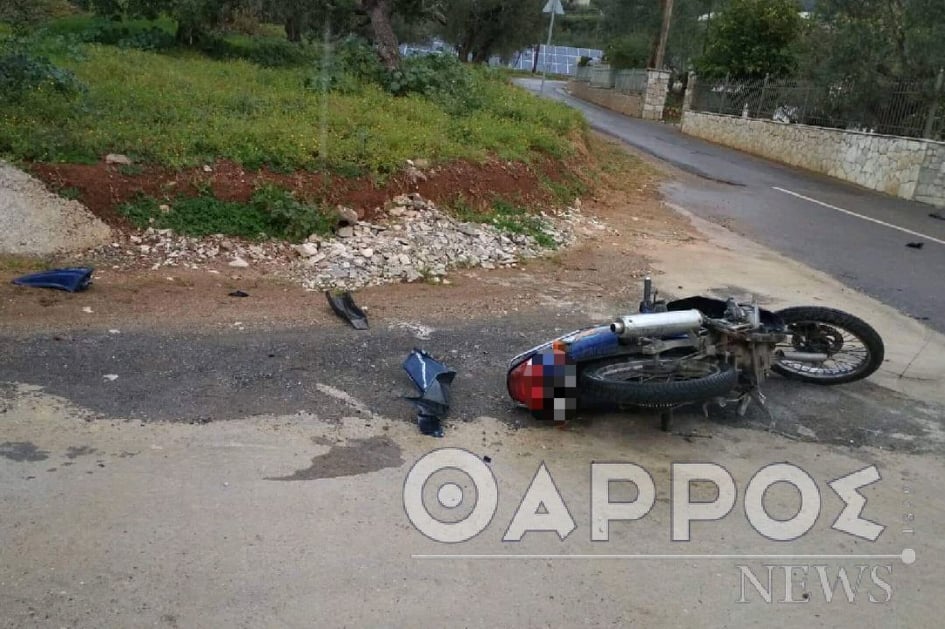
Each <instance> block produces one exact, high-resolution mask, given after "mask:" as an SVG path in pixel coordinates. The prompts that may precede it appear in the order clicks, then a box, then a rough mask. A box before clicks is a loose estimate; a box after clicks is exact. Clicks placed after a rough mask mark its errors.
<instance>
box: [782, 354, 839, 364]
mask: <svg viewBox="0 0 945 629" xmlns="http://www.w3.org/2000/svg"><path fill="white" fill-rule="evenodd" d="M777 355H778V358H781V359H783V360H792V361H794V362H798V363H822V362H824V361H825V360H827V359H828V358H830V356H828V355H827V354H821V353H818V352H782V351H779V352H778V354H777Z"/></svg>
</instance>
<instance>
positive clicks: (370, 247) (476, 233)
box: [96, 194, 598, 290]
mask: <svg viewBox="0 0 945 629" xmlns="http://www.w3.org/2000/svg"><path fill="white" fill-rule="evenodd" d="M351 214H352V218H351V220H352V221H353V223H352V224H350V225H346V226H342V227H339V228H338V229H337V230H336V233H335V234H334V235H333V236H332V237H330V238H325V237H321V236H317V235H313V236H311V237H310V238H308V239H307V240H306V241H305V242H304V243H301V244H298V245H291V244H288V243H284V242H279V241H267V242H260V243H251V242H245V241H241V240H238V239H236V238H230V237H227V236H223V235H219V234H218V235H214V236H208V237H205V238H194V237H189V236H181V235H178V234H175V233H174V232H173V231H172V230H169V229H154V228H148V229H146V230H145V231H143V232H139V233H137V234H134V235H130V236H127V237H124V238H122V239H121V240H120V241H117V242H113V243H111V244H110V245H105V246H103V247H99V248H98V249H97V250H96V252H97V254H98V255H99V257H101V258H103V259H104V260H108V261H111V262H113V263H116V264H120V263H122V262H127V261H128V260H129V258H130V259H131V260H133V261H135V262H137V263H138V264H141V265H148V266H150V267H151V268H152V269H154V270H157V269H160V268H162V267H185V268H190V269H200V268H203V267H211V266H213V265H215V264H218V263H220V262H225V263H226V264H227V265H228V266H230V267H233V268H234V269H239V268H247V267H254V268H258V267H263V268H265V269H266V270H267V271H270V272H274V273H276V274H279V275H288V276H289V277H291V278H293V279H295V280H297V281H300V282H301V283H302V285H303V286H305V287H306V288H309V289H312V290H324V289H349V290H353V289H356V288H361V287H364V286H371V285H377V284H383V283H388V282H401V281H407V282H413V281H417V280H421V279H423V280H425V281H431V282H440V281H444V280H443V278H444V276H445V275H446V274H447V272H448V271H449V270H450V269H453V268H472V267H481V268H485V269H494V268H497V267H511V266H515V265H516V264H517V263H518V261H519V260H520V259H522V258H529V257H536V256H540V255H543V254H544V253H546V252H547V251H548V250H549V249H548V248H547V247H544V246H542V245H541V244H539V243H538V242H537V241H536V240H535V238H534V237H532V236H531V235H527V234H510V233H504V232H503V231H501V230H500V229H498V228H497V227H495V226H494V225H492V224H489V223H467V222H462V221H458V220H456V219H455V218H453V217H451V216H449V215H448V214H446V213H444V212H443V211H441V210H440V209H438V208H437V207H436V206H435V205H433V204H432V203H430V202H429V201H426V200H424V199H422V198H421V197H420V196H419V195H416V194H410V195H402V196H399V197H397V198H395V199H394V201H393V203H392V204H391V205H390V207H389V208H388V209H387V213H386V216H383V217H380V218H379V219H378V220H377V221H376V222H370V223H369V222H364V221H358V220H355V216H356V215H354V213H353V212H352V213H351ZM339 216H345V214H344V213H343V212H341V211H340V212H339ZM538 221H540V226H541V231H542V232H543V233H544V235H545V237H546V238H547V239H548V240H550V241H551V242H553V243H554V246H555V248H558V247H563V246H567V245H569V244H571V242H573V240H574V238H575V227H576V225H577V224H578V223H587V224H597V223H598V222H597V221H596V220H595V219H593V218H590V217H585V216H583V215H582V214H581V212H580V210H579V209H577V208H568V209H566V210H562V211H559V212H556V213H554V214H545V213H542V214H541V215H540V216H539V217H538ZM543 240H544V239H543ZM545 244H548V243H547V242H545Z"/></svg>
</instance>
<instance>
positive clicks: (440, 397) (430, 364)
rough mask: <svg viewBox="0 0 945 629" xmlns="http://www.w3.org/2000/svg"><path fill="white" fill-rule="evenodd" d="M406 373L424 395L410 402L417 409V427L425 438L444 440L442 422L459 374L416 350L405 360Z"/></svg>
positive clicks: (410, 398)
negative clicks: (441, 438)
mask: <svg viewBox="0 0 945 629" xmlns="http://www.w3.org/2000/svg"><path fill="white" fill-rule="evenodd" d="M404 371H406V372H407V375H408V376H410V379H411V380H412V381H413V384H414V386H416V387H417V391H418V392H419V393H420V395H419V396H417V397H408V398H407V399H408V400H410V401H411V402H413V403H414V406H416V407H417V425H418V426H419V427H420V432H422V433H423V434H425V435H432V436H434V437H442V436H443V430H442V428H440V418H441V417H443V416H445V415H446V414H447V413H448V412H449V409H450V383H451V382H453V378H455V377H456V372H455V371H452V370H450V369H448V368H447V367H446V365H444V364H443V363H441V362H440V361H438V360H436V359H435V358H433V357H432V356H430V355H429V354H427V353H426V352H425V351H423V350H422V349H414V350H413V351H412V352H410V355H409V356H407V359H406V360H404Z"/></svg>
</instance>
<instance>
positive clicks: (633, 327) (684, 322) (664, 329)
mask: <svg viewBox="0 0 945 629" xmlns="http://www.w3.org/2000/svg"><path fill="white" fill-rule="evenodd" d="M700 325H702V313H701V312H699V311H698V310H679V311H674V312H651V313H644V314H634V315H627V316H624V317H620V318H619V319H617V320H616V321H614V322H613V323H611V324H610V329H611V331H612V332H613V333H614V334H616V335H617V336H619V337H621V338H639V337H641V336H659V337H663V336H671V335H673V334H680V333H682V332H688V331H689V330H694V329H696V328H698V327H699V326H700Z"/></svg>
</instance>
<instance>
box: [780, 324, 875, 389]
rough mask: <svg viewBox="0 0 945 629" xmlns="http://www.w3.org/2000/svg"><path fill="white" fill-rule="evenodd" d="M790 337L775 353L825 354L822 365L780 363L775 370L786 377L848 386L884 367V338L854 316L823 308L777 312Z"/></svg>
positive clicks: (781, 361) (784, 360)
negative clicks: (781, 351) (784, 351)
mask: <svg viewBox="0 0 945 629" xmlns="http://www.w3.org/2000/svg"><path fill="white" fill-rule="evenodd" d="M775 314H776V315H778V316H779V317H780V318H781V320H782V321H784V323H785V325H786V326H787V329H788V331H789V332H790V334H789V335H788V339H787V341H786V342H785V343H783V344H779V345H778V347H777V348H776V350H775V351H777V350H778V349H784V350H788V351H801V352H814V353H824V354H827V355H828V356H829V358H828V359H827V360H826V361H824V362H823V363H820V364H811V363H805V362H801V361H790V360H786V359H779V360H777V361H776V362H775V363H774V364H773V365H772V366H771V370H772V371H774V372H775V373H777V374H780V375H782V376H784V377H786V378H791V379H792V380H800V381H801V382H810V383H812V384H823V385H830V384H844V383H846V382H853V381H855V380H862V379H863V378H866V377H867V376H869V375H870V374H872V373H873V372H874V371H876V370H877V369H879V366H880V365H882V364H883V357H884V355H885V351H886V349H885V346H884V345H883V339H882V338H881V337H880V336H879V334H878V333H877V332H876V330H874V329H873V328H872V327H870V325H869V324H868V323H866V322H865V321H863V320H862V319H859V318H857V317H854V316H853V315H851V314H849V313H846V312H843V311H842V310H835V309H833V308H822V307H819V306H800V307H797V308H785V309H784V310H779V311H778V312H776V313H775Z"/></svg>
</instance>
